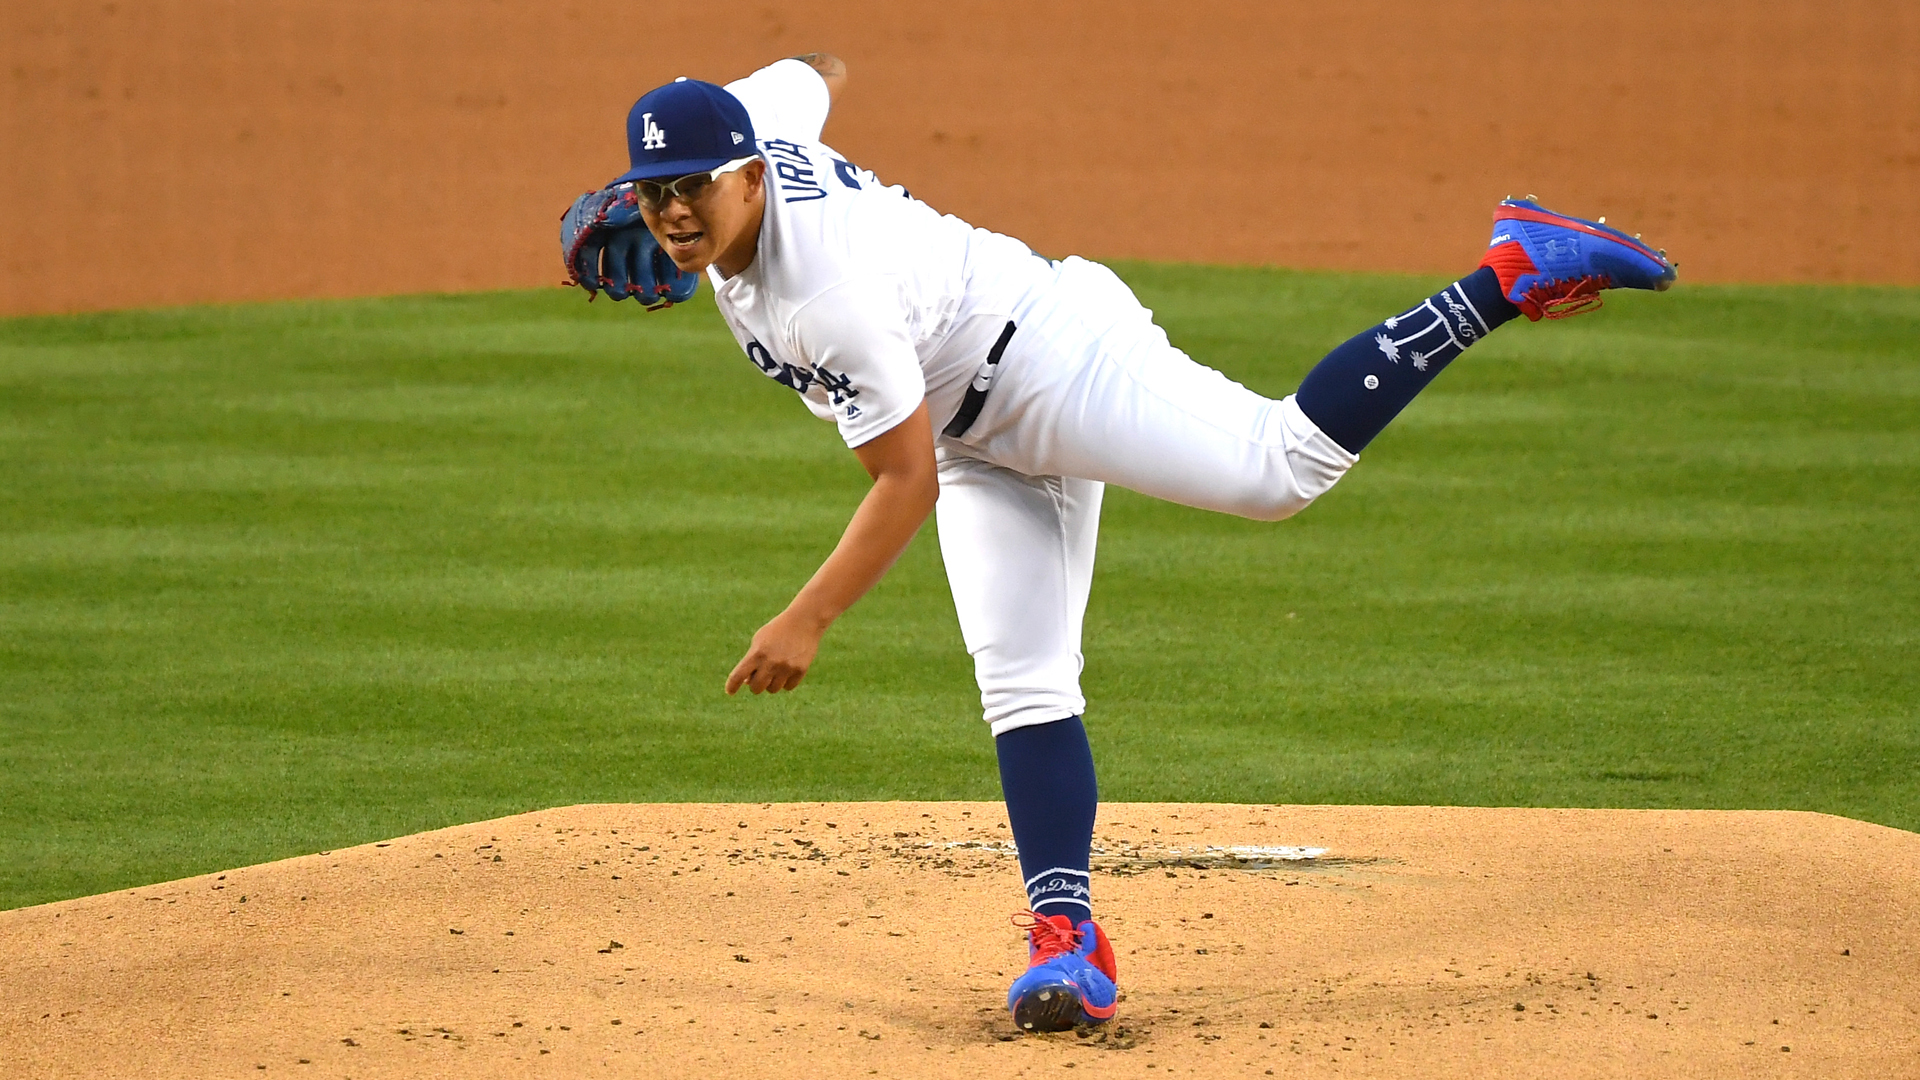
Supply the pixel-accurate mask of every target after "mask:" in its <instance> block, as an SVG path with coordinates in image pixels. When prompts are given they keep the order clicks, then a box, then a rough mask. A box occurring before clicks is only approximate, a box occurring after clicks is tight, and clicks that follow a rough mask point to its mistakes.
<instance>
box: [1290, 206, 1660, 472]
mask: <svg viewBox="0 0 1920 1080" xmlns="http://www.w3.org/2000/svg"><path fill="white" fill-rule="evenodd" d="M1493 218H1494V226H1493V240H1492V241H1491V242H1490V243H1489V244H1488V246H1487V253H1486V255H1485V257H1484V258H1482V259H1481V261H1480V266H1479V268H1478V269H1476V270H1475V271H1474V272H1473V273H1472V274H1469V275H1468V276H1466V277H1464V278H1462V279H1460V280H1459V281H1456V282H1454V283H1453V284H1452V285H1449V286H1447V287H1446V288H1444V289H1442V290H1440V291H1439V292H1437V293H1435V294H1434V295H1432V296H1430V297H1428V298H1427V299H1426V300H1424V301H1422V302H1421V303H1420V304H1419V305H1418V306H1416V307H1414V308H1412V309H1410V310H1408V311H1405V312H1402V313H1400V314H1399V315H1396V316H1394V317H1393V318H1391V319H1388V320H1387V321H1386V322H1384V323H1382V324H1380V325H1379V326H1376V327H1374V328H1373V329H1371V330H1368V331H1365V332H1364V333H1361V334H1358V335H1355V336H1354V337H1353V338H1351V339H1349V340H1348V341H1347V342H1346V343H1345V344H1343V345H1341V346H1340V347H1339V348H1337V349H1335V350H1334V351H1333V352H1331V353H1329V354H1327V357H1326V359H1324V360H1322V361H1321V362H1320V363H1319V365H1318V366H1316V367H1315V368H1314V369H1313V370H1312V371H1311V372H1309V373H1308V374H1307V377H1306V379H1305V381H1303V382H1302V383H1301V384H1300V390H1299V392H1298V393H1297V395H1296V399H1297V400H1298V402H1299V404H1300V408H1301V410H1302V411H1303V412H1305V413H1306V414H1307V416H1309V417H1311V418H1312V419H1313V421H1314V423H1315V424H1316V425H1318V426H1319V428H1320V430H1322V431H1324V432H1326V433H1327V434H1328V435H1330V436H1332V438H1333V439H1334V441H1335V442H1338V443H1339V444H1340V445H1341V446H1343V447H1345V448H1346V449H1348V450H1350V451H1352V452H1354V453H1356V454H1357V453H1359V452H1360V451H1361V449H1362V448H1364V447H1365V446H1366V445H1367V444H1368V443H1369V442H1371V441H1373V437H1374V436H1375V435H1378V434H1379V433H1380V431H1381V429H1382V428H1384V427H1386V426H1387V423H1388V422H1389V421H1391V420H1392V419H1393V418H1394V417H1395V416H1398V415H1399V414H1400V410H1402V409H1404V408H1406V406H1407V403H1408V402H1410V401H1412V400H1413V398H1414V395H1416V394H1418V393H1419V392H1420V391H1421V390H1423V389H1425V388H1426V386H1427V384H1428V383H1430V382H1432V381H1433V378H1434V376H1436V375H1438V374H1439V373H1440V372H1441V370H1442V369H1444V368H1445V367H1446V366H1447V364H1449V363H1450V362H1452V360H1453V359H1454V357H1456V356H1459V355H1460V354H1461V353H1462V352H1464V351H1465V350H1466V349H1467V347H1468V346H1470V345H1472V344H1474V343H1475V342H1477V341H1479V340H1480V339H1482V338H1484V337H1486V336H1487V335H1488V334H1490V333H1492V332H1493V331H1494V330H1495V329H1496V328H1498V327H1499V326H1501V325H1502V324H1504V323H1506V322H1509V321H1511V320H1512V319H1513V318H1514V317H1516V316H1518V315H1523V314H1524V315H1526V316H1527V317H1528V318H1529V319H1532V320H1534V321H1536V322H1537V321H1539V320H1540V319H1542V318H1548V319H1561V318H1566V317H1568V316H1570V315H1577V314H1580V313H1581V312H1584V311H1591V310H1593V309H1595V308H1597V307H1599V306H1600V291H1601V290H1602V289H1615V288H1632V289H1652V290H1656V291H1657V290H1664V289H1666V288H1667V287H1668V286H1669V285H1671V284H1672V283H1673V279H1674V273H1675V271H1674V267H1673V265H1672V264H1671V263H1669V262H1668V261H1667V260H1666V257H1665V254H1664V253H1663V252H1656V251H1654V250H1653V249H1651V248H1648V247H1647V246H1646V245H1644V244H1642V243H1640V242H1639V241H1638V240H1637V239H1635V238H1633V237H1631V236H1628V235H1627V234H1625V233H1623V232H1620V231H1619V230H1617V229H1610V228H1608V227H1607V226H1606V225H1605V224H1604V223H1602V222H1595V221H1583V220H1581V219H1579V218H1572V217H1567V216H1566V215H1564V214H1556V213H1554V212H1553V211H1550V210H1547V209H1544V208H1543V207H1541V206H1540V205H1539V204H1538V203H1536V202H1532V201H1530V200H1525V199H1508V200H1505V201H1503V202H1502V203H1501V204H1500V206H1499V208H1498V209H1496V210H1495V211H1494V215H1493Z"/></svg>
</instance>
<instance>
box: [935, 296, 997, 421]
mask: <svg viewBox="0 0 1920 1080" xmlns="http://www.w3.org/2000/svg"><path fill="white" fill-rule="evenodd" d="M1013 330H1014V326H1013V321H1012V320H1011V319H1009V320H1008V321H1007V328H1006V329H1004V330H1002V331H1000V340H998V341H996V342H994V343H993V348H992V349H989V350H988V351H987V362H986V363H984V364H982V365H980V373H979V374H978V375H975V376H974V377H973V382H972V383H971V384H969V385H968V386H967V396H966V397H964V398H962V399H961V401H960V408H959V409H957V410H955V412H954V414H953V419H951V420H949V421H947V426H946V427H945V428H943V429H941V431H940V434H942V435H945V436H946V437H947V438H949V439H957V438H959V437H960V436H962V435H965V434H966V433H967V429H968V428H970V427H972V426H973V422H974V421H975V420H978V419H980V410H981V409H984V408H986V406H987V391H989V390H991V389H993V375H994V372H996V371H998V370H999V369H1000V357H1001V356H1002V355H1003V354H1005V353H1006V351H1007V342H1009V341H1012V340H1013Z"/></svg>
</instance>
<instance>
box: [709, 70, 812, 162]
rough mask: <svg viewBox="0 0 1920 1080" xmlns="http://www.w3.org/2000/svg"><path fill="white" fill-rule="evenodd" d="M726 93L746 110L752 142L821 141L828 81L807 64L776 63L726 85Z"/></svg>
mask: <svg viewBox="0 0 1920 1080" xmlns="http://www.w3.org/2000/svg"><path fill="white" fill-rule="evenodd" d="M726 89H727V92H728V93H730V94H732V95H733V96H734V97H737V98H739V99H740V104H742V105H744V106H746V108H747V118H748V119H750V120H752V121H753V135H754V138H756V139H790V140H792V141H794V142H797V143H814V142H819V141H820V129H821V128H823V127H825V126H826V123H827V109H828V107H829V106H830V105H831V104H832V100H831V99H830V98H829V97H828V95H827V81H826V80H825V79H823V78H821V77H820V73H819V72H817V71H815V70H813V69H812V68H811V67H808V66H807V65H806V64H804V63H802V62H800V61H798V60H777V61H775V62H773V63H771V64H768V65H767V66H766V67H763V68H761V69H760V70H759V71H756V72H754V73H753V74H751V75H749V76H747V77H746V78H744V79H740V80H738V81H736V82H730V83H728V84H727V86H726Z"/></svg>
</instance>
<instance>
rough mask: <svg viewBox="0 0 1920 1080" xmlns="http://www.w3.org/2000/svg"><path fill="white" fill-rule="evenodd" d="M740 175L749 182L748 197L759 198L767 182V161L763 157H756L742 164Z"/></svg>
mask: <svg viewBox="0 0 1920 1080" xmlns="http://www.w3.org/2000/svg"><path fill="white" fill-rule="evenodd" d="M740 176H741V178H742V179H744V180H746V182H747V198H749V199H753V198H758V197H759V195H760V193H761V191H762V190H763V188H764V187H765V185H766V182H767V163H766V161H765V160H763V159H761V158H754V159H753V160H752V161H749V162H747V163H746V164H745V165H742V166H740Z"/></svg>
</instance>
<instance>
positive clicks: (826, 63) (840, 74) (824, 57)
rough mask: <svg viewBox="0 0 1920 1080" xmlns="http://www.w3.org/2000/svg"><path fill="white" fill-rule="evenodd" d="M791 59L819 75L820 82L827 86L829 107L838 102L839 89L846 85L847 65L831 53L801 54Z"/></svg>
mask: <svg viewBox="0 0 1920 1080" xmlns="http://www.w3.org/2000/svg"><path fill="white" fill-rule="evenodd" d="M793 59H795V60H798V61H800V62H801V63H803V64H805V65H807V66H808V67H810V68H812V69H813V70H815V71H817V72H819V73H820V78H821V81H823V82H825V83H826V84H827V102H828V104H829V105H831V104H832V103H833V102H835V101H837V100H839V98H840V89H841V88H842V87H844V86H846V85H847V63H846V61H844V60H842V59H840V58H839V57H837V56H835V55H833V54H832V53H826V52H810V53H802V54H800V55H799V56H796V57H794V58H793Z"/></svg>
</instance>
